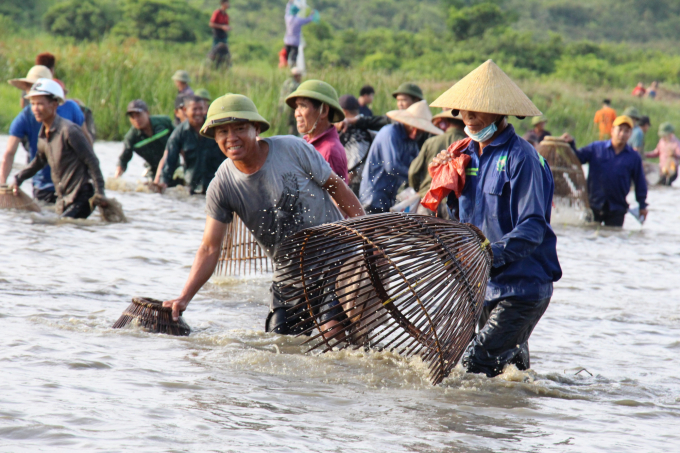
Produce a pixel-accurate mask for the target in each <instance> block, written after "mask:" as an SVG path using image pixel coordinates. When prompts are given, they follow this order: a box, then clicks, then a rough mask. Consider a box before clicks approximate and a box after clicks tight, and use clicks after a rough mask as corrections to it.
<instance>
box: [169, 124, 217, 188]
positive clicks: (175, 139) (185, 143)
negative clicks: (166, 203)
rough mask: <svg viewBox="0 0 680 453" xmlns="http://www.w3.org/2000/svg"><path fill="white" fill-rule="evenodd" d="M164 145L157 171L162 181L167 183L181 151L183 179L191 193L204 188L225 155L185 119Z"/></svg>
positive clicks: (175, 168) (177, 164) (212, 141)
mask: <svg viewBox="0 0 680 453" xmlns="http://www.w3.org/2000/svg"><path fill="white" fill-rule="evenodd" d="M166 147H167V150H168V156H167V158H166V159H165V165H164V166H163V172H162V173H161V177H162V181H163V182H164V183H165V184H168V185H170V183H171V182H172V179H173V175H174V174H175V170H177V167H178V166H179V156H180V155H181V156H182V158H183V159H184V181H185V182H186V184H187V185H188V186H189V192H190V193H192V194H193V193H205V192H206V190H207V189H208V186H209V185H210V181H212V180H213V178H214V177H215V172H216V171H217V169H218V168H219V167H220V165H221V164H222V162H224V160H225V159H226V157H225V155H224V154H223V153H222V150H220V147H219V145H218V144H217V142H216V141H215V140H213V139H210V138H207V137H203V136H202V135H200V134H199V133H198V132H196V131H195V130H194V129H193V128H192V127H191V125H190V124H189V121H185V122H183V123H182V124H180V125H179V126H178V127H177V129H175V130H174V131H173V132H172V134H170V138H168V142H167V144H166Z"/></svg>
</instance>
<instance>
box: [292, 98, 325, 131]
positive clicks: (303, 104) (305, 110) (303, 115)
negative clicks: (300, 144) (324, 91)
mask: <svg viewBox="0 0 680 453" xmlns="http://www.w3.org/2000/svg"><path fill="white" fill-rule="evenodd" d="M295 106H296V107H295V121H296V122H297V130H298V132H299V133H300V134H306V133H307V132H309V131H310V130H311V129H312V128H313V127H314V124H315V123H317V121H318V120H319V118H320V117H321V115H322V111H323V105H322V106H321V107H320V108H316V107H314V104H313V103H312V101H310V100H309V99H305V98H297V99H295Z"/></svg>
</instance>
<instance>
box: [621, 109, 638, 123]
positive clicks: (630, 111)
mask: <svg viewBox="0 0 680 453" xmlns="http://www.w3.org/2000/svg"><path fill="white" fill-rule="evenodd" d="M623 115H626V116H629V117H631V118H633V119H634V120H639V119H640V117H641V116H642V115H640V112H639V111H638V109H636V108H635V107H626V110H624V111H623Z"/></svg>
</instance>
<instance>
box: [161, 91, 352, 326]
mask: <svg viewBox="0 0 680 453" xmlns="http://www.w3.org/2000/svg"><path fill="white" fill-rule="evenodd" d="M267 129H269V123H268V122H267V120H265V119H264V118H263V117H262V116H260V114H259V113H258V111H257V108H256V107H255V104H253V102H252V101H251V100H250V99H248V98H247V97H245V96H242V95H240V94H228V95H225V96H222V97H220V98H218V99H216V100H215V101H214V102H213V103H212V104H211V106H210V109H209V110H208V118H207V120H206V122H205V124H204V125H203V128H202V129H201V134H202V135H203V136H204V137H208V138H209V139H214V140H215V141H216V142H217V144H218V145H219V147H220V149H221V150H222V152H223V153H224V155H225V156H227V157H228V159H227V161H226V162H225V164H224V165H222V166H221V167H220V169H219V171H218V172H217V175H216V176H215V179H214V180H213V182H212V183H211V184H210V188H209V189H208V195H207V198H206V211H207V214H208V216H207V219H206V226H205V232H204V234H203V240H202V242H201V245H200V247H199V249H198V252H197V253H196V258H195V260H194V264H193V266H192V268H191V273H190V274H189V278H188V280H187V282H186V284H185V285H184V289H183V290H182V292H181V294H180V296H179V297H178V298H177V299H173V300H169V301H166V302H164V303H163V305H164V306H166V307H172V315H173V318H175V319H177V318H178V316H179V314H180V313H181V312H182V311H184V310H185V309H186V308H187V305H188V304H189V302H190V301H191V299H192V298H193V297H194V295H195V294H196V293H197V292H198V290H199V289H200V288H201V287H202V286H203V285H204V284H205V283H206V282H207V281H208V279H209V278H210V276H211V275H212V273H213V272H214V270H215V266H216V265H217V262H218V260H219V257H220V252H221V250H222V241H223V240H224V236H225V233H226V230H227V225H228V224H229V223H230V222H231V221H232V219H233V216H234V214H237V215H238V216H239V217H240V218H241V219H242V220H243V223H244V224H245V225H246V227H247V228H248V229H249V230H250V231H251V232H252V234H253V236H254V237H255V240H256V241H257V242H258V243H259V244H260V245H261V246H262V248H263V250H264V251H265V252H266V253H267V255H268V256H269V257H270V258H274V257H275V256H276V254H277V250H278V247H279V246H280V244H281V243H282V242H283V240H284V239H286V238H287V237H288V236H290V235H292V234H294V233H296V232H298V231H300V230H303V229H305V228H310V227H313V226H317V225H322V224H324V223H329V222H334V221H337V220H342V215H341V213H340V211H339V210H338V208H337V207H336V205H335V204H334V203H333V201H335V203H337V206H338V207H339V208H340V209H341V210H342V211H344V212H345V213H347V214H348V215H349V216H350V217H357V216H361V215H364V211H363V210H362V209H361V206H360V205H359V200H357V198H356V197H355V196H354V194H353V193H352V191H351V190H349V188H348V187H347V185H346V184H345V183H344V182H343V181H342V179H340V177H338V176H337V175H336V174H335V173H333V171H332V170H331V168H330V166H329V165H328V163H327V162H326V161H325V160H323V158H322V157H321V155H320V154H319V153H318V152H317V151H316V150H314V148H313V147H312V146H311V145H309V144H308V143H306V142H305V141H304V140H302V139H300V138H297V137H291V136H278V137H269V138H262V139H260V138H259V135H260V134H261V133H262V132H265V131H266V130H267ZM277 278H278V277H277V274H276V271H275V275H274V282H273V283H272V300H271V303H270V313H269V315H268V316H267V320H266V323H265V325H266V330H267V331H268V332H274V333H278V334H284V335H286V334H292V333H294V332H292V331H291V328H292V324H291V323H293V322H294V321H293V320H289V319H288V317H287V315H286V308H287V305H286V303H285V301H284V300H283V298H282V297H281V293H280V291H279V288H278V286H277V283H276V282H277ZM335 302H337V301H335ZM335 314H336V313H335V312H334V311H332V310H331V311H330V312H329V313H328V315H326V317H325V319H327V320H328V321H327V322H326V323H325V324H324V325H323V327H322V329H323V330H327V331H329V332H330V335H331V336H332V335H333V334H334V333H335V331H334V330H333V329H335V328H336V327H337V326H338V322H337V321H335V320H333V319H332V318H333V316H335ZM327 335H329V334H328V333H327Z"/></svg>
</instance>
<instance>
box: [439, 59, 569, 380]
mask: <svg viewBox="0 0 680 453" xmlns="http://www.w3.org/2000/svg"><path fill="white" fill-rule="evenodd" d="M473 87H474V89H473ZM432 106H433V107H442V108H450V109H453V112H452V113H453V114H454V115H457V114H458V112H460V115H461V117H462V118H463V121H464V122H465V126H466V127H465V132H466V133H467V135H468V136H469V137H470V138H471V141H470V143H469V145H468V146H467V147H466V148H464V149H463V150H462V153H464V154H467V155H469V156H470V157H471V161H470V163H469V164H468V166H467V169H466V177H465V186H464V187H463V192H462V194H461V196H460V198H459V199H458V202H459V218H460V221H461V222H464V223H471V224H473V225H475V226H476V227H478V228H479V229H481V230H482V232H483V233H484V234H485V235H486V237H487V238H488V240H489V241H490V242H491V250H492V251H493V268H492V269H491V278H490V280H489V285H488V287H487V290H486V299H485V302H484V311H483V313H482V317H481V319H480V321H479V332H478V334H477V335H476V336H475V338H474V339H473V340H472V342H471V343H470V345H469V346H468V349H467V350H466V352H465V354H464V355H463V360H462V362H463V366H465V368H466V369H467V370H468V372H472V373H485V374H486V375H487V376H489V377H492V376H496V375H498V374H500V373H501V372H502V371H503V368H504V367H505V365H507V364H511V363H512V364H515V365H517V368H519V369H520V370H526V369H528V368H529V366H530V363H529V347H528V343H527V341H528V340H529V336H530V335H531V332H532V331H533V329H534V327H535V326H536V324H537V323H538V321H539V320H540V319H541V316H543V313H544V312H545V310H546V308H548V304H549V303H550V298H551V297H552V291H553V282H556V281H557V280H559V279H560V277H561V276H562V270H561V268H560V264H559V262H558V260H557V251H556V242H557V239H556V237H555V233H553V230H552V228H551V227H550V210H551V205H552V197H553V190H554V183H553V179H552V173H551V172H550V168H548V164H547V163H546V162H545V160H544V159H543V158H542V157H541V156H540V155H539V154H538V152H537V151H536V150H535V149H534V148H533V147H532V146H531V145H530V144H529V143H528V142H527V141H525V140H524V139H522V138H521V137H519V136H518V135H517V134H516V133H515V129H514V128H513V127H512V125H510V124H508V121H507V116H508V115H515V116H518V117H527V116H539V115H541V112H540V111H539V110H538V109H537V108H536V106H535V105H534V104H533V103H532V102H531V101H530V100H529V98H527V97H526V95H525V94H524V93H523V92H522V90H520V89H519V88H518V87H517V85H515V84H514V82H512V80H510V78H509V77H508V76H507V75H506V74H505V73H504V72H503V71H502V70H501V69H500V68H499V67H498V66H496V64H494V62H493V61H491V60H489V61H487V62H486V63H484V64H483V65H481V66H480V67H479V68H477V69H476V70H474V71H473V72H471V73H470V74H468V75H467V76H466V77H465V78H464V79H462V80H461V81H459V82H458V83H457V84H455V85H454V86H453V87H451V89H449V90H448V91H447V92H446V93H444V94H443V95H441V96H440V97H439V99H437V100H436V101H435V102H434V103H433V104H432ZM451 158H456V156H455V154H454V155H452V153H449V152H448V150H447V151H443V152H442V153H440V154H439V156H437V157H436V158H435V159H434V161H433V163H432V165H433V166H436V165H440V164H442V163H444V162H446V161H448V160H449V159H451ZM451 199H455V196H454V195H453V194H451V195H450V196H449V200H451Z"/></svg>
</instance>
